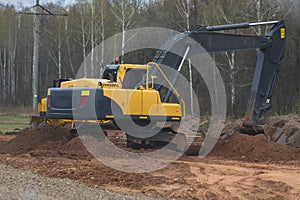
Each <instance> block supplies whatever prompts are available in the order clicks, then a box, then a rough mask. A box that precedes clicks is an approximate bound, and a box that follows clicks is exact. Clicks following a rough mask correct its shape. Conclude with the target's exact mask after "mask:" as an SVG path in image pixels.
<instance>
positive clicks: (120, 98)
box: [103, 89, 128, 115]
mask: <svg viewBox="0 0 300 200" xmlns="http://www.w3.org/2000/svg"><path fill="white" fill-rule="evenodd" d="M103 95H104V96H106V97H108V98H110V99H112V100H113V101H115V102H116V103H117V104H118V105H119V106H120V108H121V109H122V112H123V114H125V115H126V114H128V97H127V90H123V89H103Z"/></svg>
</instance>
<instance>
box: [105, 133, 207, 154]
mask: <svg viewBox="0 0 300 200" xmlns="http://www.w3.org/2000/svg"><path fill="white" fill-rule="evenodd" d="M104 131H105V132H106V134H107V137H108V139H109V140H110V141H111V142H113V143H114V144H115V145H117V146H120V147H127V148H132V149H153V148H154V149H157V148H163V147H164V146H166V145H167V144H169V143H171V145H170V148H171V150H174V151H180V152H183V153H184V154H186V155H189V156H195V155H198V154H199V151H200V148H201V146H202V142H203V140H204V138H205V136H204V134H203V133H200V132H199V133H197V134H196V135H195V133H192V132H190V131H188V130H186V131H181V132H178V133H177V132H175V131H173V130H171V129H170V128H165V129H162V130H161V131H160V132H159V133H158V134H157V135H156V136H155V137H151V138H136V137H133V136H130V135H129V134H126V133H125V132H123V131H121V130H104ZM175 136H177V137H176V138H175ZM178 136H179V137H178ZM174 138H175V139H174Z"/></svg>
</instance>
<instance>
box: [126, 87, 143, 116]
mask: <svg viewBox="0 0 300 200" xmlns="http://www.w3.org/2000/svg"><path fill="white" fill-rule="evenodd" d="M127 91H128V93H127V94H128V114H130V115H142V90H127Z"/></svg>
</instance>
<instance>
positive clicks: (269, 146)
mask: <svg viewBox="0 0 300 200" xmlns="http://www.w3.org/2000/svg"><path fill="white" fill-rule="evenodd" d="M209 155H210V156H220V157H223V158H228V159H234V160H243V161H248V162H263V161H287V160H300V149H297V148H294V147H290V146H287V145H285V144H278V143H276V142H272V141H269V140H268V139H267V138H266V137H265V136H264V135H263V134H260V135H256V136H249V135H242V134H238V133H236V134H233V135H232V136H231V137H230V138H228V139H224V140H219V141H218V143H217V145H216V146H215V147H214V149H213V151H212V152H211V153H210V154H209Z"/></svg>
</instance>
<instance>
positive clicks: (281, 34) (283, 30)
mask: <svg viewBox="0 0 300 200" xmlns="http://www.w3.org/2000/svg"><path fill="white" fill-rule="evenodd" d="M280 37H281V39H284V38H285V28H281V29H280Z"/></svg>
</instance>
